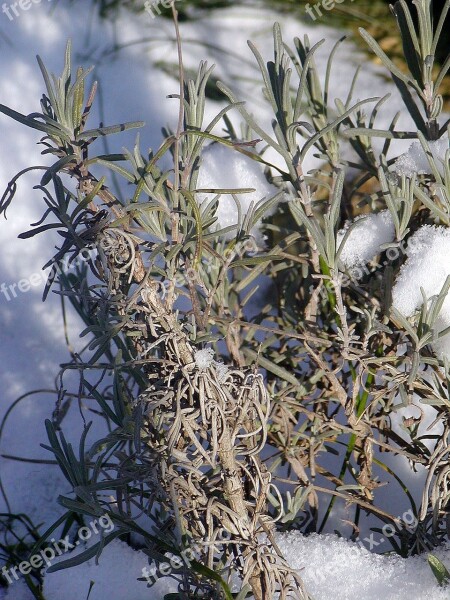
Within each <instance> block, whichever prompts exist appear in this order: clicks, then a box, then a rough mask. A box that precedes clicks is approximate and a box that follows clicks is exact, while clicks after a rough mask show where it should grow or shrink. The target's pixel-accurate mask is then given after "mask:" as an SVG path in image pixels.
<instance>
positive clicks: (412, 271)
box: [392, 225, 450, 359]
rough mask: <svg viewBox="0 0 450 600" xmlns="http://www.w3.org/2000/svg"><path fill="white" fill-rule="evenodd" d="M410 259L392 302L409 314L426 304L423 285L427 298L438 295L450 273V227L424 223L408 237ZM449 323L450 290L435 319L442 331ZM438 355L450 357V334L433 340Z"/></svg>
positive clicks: (399, 276)
mask: <svg viewBox="0 0 450 600" xmlns="http://www.w3.org/2000/svg"><path fill="white" fill-rule="evenodd" d="M406 254H407V260H406V261H405V263H404V264H403V266H402V268H401V270H400V273H399V275H398V277H397V279H396V282H395V285H394V287H393V289H392V304H393V306H394V307H395V308H396V309H397V310H398V311H399V312H400V313H402V314H403V315H404V316H405V317H410V316H411V315H412V314H413V313H414V312H415V311H416V310H417V309H419V308H420V307H421V306H422V304H423V296H422V292H421V288H422V289H423V291H424V292H425V295H426V297H427V299H428V300H430V299H431V298H432V296H437V295H438V294H439V293H440V292H441V290H442V287H443V286H444V283H445V281H446V279H447V277H448V276H449V275H450V262H449V260H448V257H449V256H450V229H449V228H447V227H438V226H434V225H423V226H422V227H421V228H420V229H419V230H418V231H417V232H416V233H415V234H414V235H412V236H411V238H410V239H409V241H408V247H407V249H406ZM449 326H450V294H447V296H446V298H445V300H444V303H443V305H442V308H441V310H440V312H439V316H438V318H437V320H436V323H435V329H436V332H437V333H439V332H441V331H443V330H444V329H446V328H447V327H449ZM432 346H433V349H434V351H435V352H436V353H437V355H438V356H439V357H441V358H442V357H444V356H447V357H448V358H449V359H450V335H449V334H446V335H444V336H443V337H441V338H439V339H437V340H436V341H434V342H433V344H432Z"/></svg>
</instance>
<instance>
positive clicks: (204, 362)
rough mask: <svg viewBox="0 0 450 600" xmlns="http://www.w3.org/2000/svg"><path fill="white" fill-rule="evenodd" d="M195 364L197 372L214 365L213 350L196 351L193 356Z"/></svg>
mask: <svg viewBox="0 0 450 600" xmlns="http://www.w3.org/2000/svg"><path fill="white" fill-rule="evenodd" d="M194 360H195V364H196V365H197V368H198V369H199V371H205V370H206V369H209V367H210V366H211V365H212V364H213V363H214V350H213V348H204V349H203V350H197V352H195V354H194Z"/></svg>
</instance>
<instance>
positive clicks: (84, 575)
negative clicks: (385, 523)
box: [6, 531, 450, 600]
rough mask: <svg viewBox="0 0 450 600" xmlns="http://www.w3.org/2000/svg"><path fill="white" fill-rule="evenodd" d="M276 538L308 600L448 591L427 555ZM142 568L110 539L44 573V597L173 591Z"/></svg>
mask: <svg viewBox="0 0 450 600" xmlns="http://www.w3.org/2000/svg"><path fill="white" fill-rule="evenodd" d="M379 537H380V535H379V534H373V537H372V538H370V539H369V538H367V541H366V542H365V543H366V544H369V543H376V542H377V541H378V539H379ZM276 542H277V545H278V547H279V548H280V550H281V552H282V553H283V554H284V556H285V557H286V559H287V560H288V562H289V564H290V566H291V567H292V568H294V569H296V570H297V571H298V572H299V574H300V575H301V577H302V578H303V581H304V582H305V584H306V587H307V589H308V592H309V593H310V594H311V595H312V596H313V597H314V600H330V598H333V600H353V598H364V600H380V599H382V600H410V599H411V598H414V600H447V599H448V595H449V590H448V588H447V589H446V588H440V587H439V586H438V584H437V581H436V579H435V577H434V575H433V573H432V571H431V569H430V567H429V566H428V564H427V555H421V556H416V557H412V558H409V559H407V560H406V559H403V558H401V557H399V556H397V555H379V554H374V553H371V552H369V551H368V549H367V548H366V547H364V542H363V541H362V540H361V541H360V542H359V543H353V542H349V541H346V540H344V539H342V538H338V537H337V536H335V535H317V534H313V535H310V536H309V537H304V536H303V535H302V534H300V533H299V532H295V531H291V532H288V533H284V534H277V535H276ZM433 554H435V555H436V556H437V557H438V558H439V559H440V560H442V561H443V562H444V564H446V565H447V566H448V565H449V563H450V549H446V548H441V549H437V550H435V551H433ZM62 558H67V557H62ZM147 566H148V559H147V557H146V555H145V554H144V553H142V552H140V551H134V550H131V549H130V548H129V547H128V546H127V545H126V544H125V543H123V542H119V541H117V540H115V541H113V542H112V543H111V544H110V545H108V546H107V547H106V548H105V549H104V550H103V553H102V555H101V556H100V559H99V564H98V566H96V565H95V560H94V559H92V560H90V561H89V562H87V563H83V564H81V565H79V566H76V567H73V568H71V569H70V570H65V571H57V572H56V573H49V574H47V575H46V576H45V584H44V595H45V598H46V600H61V598H64V600H79V599H80V598H85V597H87V593H88V589H89V582H90V581H94V582H95V584H94V587H93V589H92V592H91V595H90V597H89V598H90V600H104V599H105V598H108V600H123V598H133V600H141V599H142V600H144V599H145V600H163V599H164V595H165V594H168V593H171V592H172V593H174V592H176V587H175V584H174V581H173V580H171V579H170V578H169V577H161V578H160V579H157V580H156V584H155V585H154V586H153V587H152V588H150V589H148V588H147V587H146V582H145V581H137V578H138V577H141V578H142V577H143V574H142V569H144V568H145V567H147ZM149 571H150V573H151V567H149ZM124 573H126V574H127V577H126V578H124V576H123V574H124ZM19 590H21V591H20V592H19ZM18 594H19V595H18ZM31 598H32V597H31V595H29V593H27V592H25V591H24V590H23V589H22V586H21V584H20V583H15V584H14V586H12V587H11V592H10V593H9V594H8V595H7V597H6V600H31Z"/></svg>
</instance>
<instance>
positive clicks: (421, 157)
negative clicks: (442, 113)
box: [394, 137, 449, 177]
mask: <svg viewBox="0 0 450 600" xmlns="http://www.w3.org/2000/svg"><path fill="white" fill-rule="evenodd" d="M428 145H429V147H430V151H431V154H432V157H433V159H434V161H435V163H436V167H437V168H438V170H439V171H440V172H441V174H442V173H443V164H444V160H445V153H446V151H447V150H448V147H449V142H448V138H447V137H444V138H442V139H440V140H435V141H430V142H428ZM394 169H395V171H396V173H397V175H404V176H405V177H412V176H413V175H414V174H417V175H421V174H424V173H431V172H432V170H431V166H430V161H429V160H428V157H427V155H426V153H425V151H424V149H423V147H422V144H421V143H420V141H415V142H413V143H412V144H411V145H410V147H409V149H408V151H407V152H405V154H402V155H401V156H399V158H398V159H397V160H396V161H395V163H394Z"/></svg>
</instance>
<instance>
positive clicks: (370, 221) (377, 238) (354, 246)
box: [337, 210, 395, 269]
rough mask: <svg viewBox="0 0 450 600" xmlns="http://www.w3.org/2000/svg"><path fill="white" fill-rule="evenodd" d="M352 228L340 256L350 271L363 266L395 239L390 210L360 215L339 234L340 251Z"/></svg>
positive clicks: (338, 245)
mask: <svg viewBox="0 0 450 600" xmlns="http://www.w3.org/2000/svg"><path fill="white" fill-rule="evenodd" d="M350 226H351V227H352V229H351V231H350V233H349V236H348V238H347V239H346V241H345V244H344V247H343V249H342V252H341V254H340V260H341V261H342V262H343V263H344V265H345V266H346V267H347V268H348V269H352V268H355V267H358V266H361V265H363V264H365V263H367V262H369V261H370V260H372V259H373V258H374V257H375V256H376V255H377V254H379V253H380V252H381V246H382V245H383V244H387V243H389V242H392V241H393V240H394V238H395V227H394V221H393V219H392V216H391V213H390V212H389V210H382V211H381V212H378V213H374V214H369V215H360V216H358V217H356V218H355V220H354V221H353V223H352V224H347V225H346V226H345V227H344V228H343V229H340V230H339V231H338V233H337V248H338V249H339V247H340V245H341V243H342V241H343V239H344V236H345V234H346V233H347V231H348V229H349V227H350Z"/></svg>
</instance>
